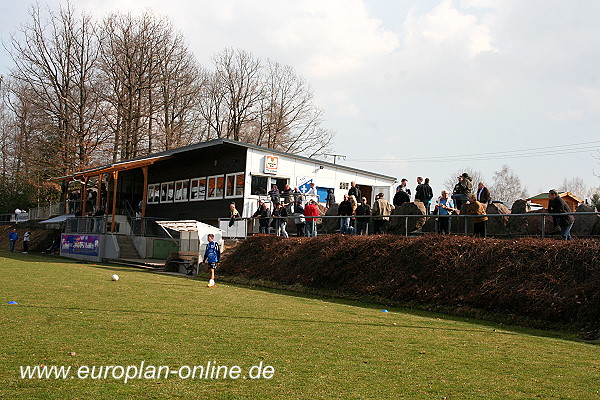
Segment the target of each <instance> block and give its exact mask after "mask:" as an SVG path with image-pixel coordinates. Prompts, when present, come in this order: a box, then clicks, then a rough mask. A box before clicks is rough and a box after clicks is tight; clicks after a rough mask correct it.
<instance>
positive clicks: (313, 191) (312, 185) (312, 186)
mask: <svg viewBox="0 0 600 400" xmlns="http://www.w3.org/2000/svg"><path fill="white" fill-rule="evenodd" d="M306 194H307V195H309V196H316V195H317V194H318V193H317V187H316V186H315V183H314V182H311V183H310V188H309V189H308V191H307V192H306Z"/></svg>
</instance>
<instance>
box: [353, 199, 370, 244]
mask: <svg viewBox="0 0 600 400" xmlns="http://www.w3.org/2000/svg"><path fill="white" fill-rule="evenodd" d="M369 218H371V206H370V205H369V203H367V198H366V197H363V198H362V199H361V203H360V204H359V205H358V206H357V207H356V234H357V235H368V234H369Z"/></svg>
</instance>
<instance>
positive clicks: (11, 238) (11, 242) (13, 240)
mask: <svg viewBox="0 0 600 400" xmlns="http://www.w3.org/2000/svg"><path fill="white" fill-rule="evenodd" d="M8 240H9V246H8V251H10V252H11V253H12V252H14V251H15V244H17V240H19V234H18V233H17V229H16V228H15V229H13V230H12V231H10V233H9V234H8Z"/></svg>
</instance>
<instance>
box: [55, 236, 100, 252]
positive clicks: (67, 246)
mask: <svg viewBox="0 0 600 400" xmlns="http://www.w3.org/2000/svg"><path fill="white" fill-rule="evenodd" d="M60 252H61V254H63V253H66V254H78V255H83V256H94V257H98V255H99V254H100V236H97V235H62V236H61V243H60Z"/></svg>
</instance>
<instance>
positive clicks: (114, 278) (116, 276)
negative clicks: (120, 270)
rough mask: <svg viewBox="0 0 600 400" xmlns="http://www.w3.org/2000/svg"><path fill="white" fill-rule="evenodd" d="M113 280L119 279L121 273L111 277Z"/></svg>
mask: <svg viewBox="0 0 600 400" xmlns="http://www.w3.org/2000/svg"><path fill="white" fill-rule="evenodd" d="M110 278H111V279H112V280H113V281H118V280H119V275H117V274H114V275H113V276H111V277H110Z"/></svg>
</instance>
